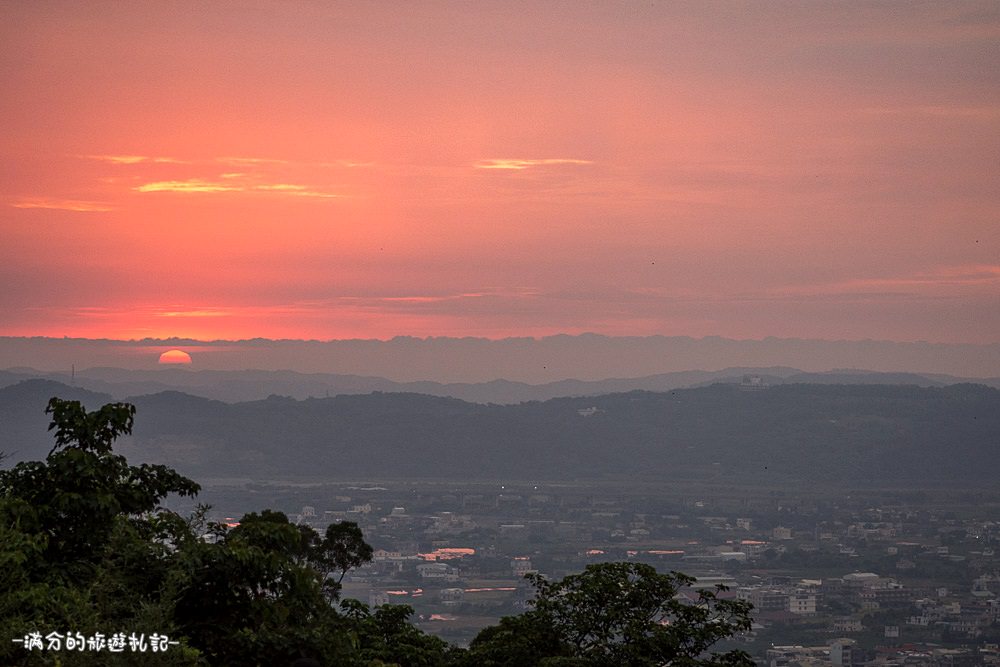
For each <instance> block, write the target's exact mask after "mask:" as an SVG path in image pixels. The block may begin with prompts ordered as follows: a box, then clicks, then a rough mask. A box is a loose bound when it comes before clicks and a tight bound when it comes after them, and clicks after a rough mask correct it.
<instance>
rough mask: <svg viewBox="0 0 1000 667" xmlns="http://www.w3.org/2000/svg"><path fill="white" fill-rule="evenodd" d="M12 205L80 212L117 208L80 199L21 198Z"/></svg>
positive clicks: (104, 210) (100, 211)
mask: <svg viewBox="0 0 1000 667" xmlns="http://www.w3.org/2000/svg"><path fill="white" fill-rule="evenodd" d="M10 205H11V206H13V207H14V208H45V209H52V210H56V211H76V212H78V213H103V212H107V211H113V210H115V209H114V207H113V206H111V205H109V204H104V203H102V202H96V201H83V200H80V199H37V198H36V199H21V200H18V201H16V202H13V203H11V204H10Z"/></svg>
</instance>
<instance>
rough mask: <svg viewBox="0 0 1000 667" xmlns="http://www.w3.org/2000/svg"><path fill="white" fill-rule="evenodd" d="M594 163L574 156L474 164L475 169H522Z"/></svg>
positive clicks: (493, 160)
mask: <svg viewBox="0 0 1000 667" xmlns="http://www.w3.org/2000/svg"><path fill="white" fill-rule="evenodd" d="M587 164H594V163H593V162H592V161H590V160H577V159H574V158H544V159H541V160H521V159H510V158H502V159H492V160H480V161H479V162H477V163H476V164H475V165H474V166H475V168H476V169H505V170H508V171H523V170H525V169H531V168H532V167H553V166H561V165H587Z"/></svg>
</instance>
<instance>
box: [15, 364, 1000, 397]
mask: <svg viewBox="0 0 1000 667" xmlns="http://www.w3.org/2000/svg"><path fill="white" fill-rule="evenodd" d="M745 375H756V376H759V377H760V378H761V379H762V380H763V381H764V382H766V383H767V384H770V385H777V384H789V383H810V384H894V385H908V384H909V385H917V386H920V387H943V386H946V385H949V384H958V383H962V382H975V383H979V384H985V385H987V386H991V387H996V388H1000V378H988V379H969V378H959V377H953V376H949V375H933V374H917V373H880V372H875V371H865V370H854V369H846V370H845V369H839V370H833V371H829V372H826V373H807V372H804V371H801V370H798V369H796V368H787V367H780V366H779V367H769V368H726V369H723V370H719V371H701V370H693V371H680V372H674V373H659V374H656V375H647V376H645V377H636V378H612V379H607V380H560V381H557V382H548V383H545V384H528V383H525V382H513V381H510V380H493V381H491V382H478V383H441V382H432V381H421V382H394V381H392V380H388V379H386V378H382V377H367V376H361V375H338V374H333V373H299V372H295V371H264V370H246V371H217V370H198V371H194V370H188V369H183V368H163V369H158V370H126V369H121V368H91V369H86V370H81V371H78V372H77V373H76V374H75V375H74V376H72V377H71V376H70V375H69V374H67V373H51V372H49V373H47V372H42V371H37V370H33V369H11V370H6V371H0V387H4V386H8V385H11V384H15V383H17V382H20V381H22V380H27V379H48V380H54V381H57V382H61V383H63V384H68V385H72V386H75V387H79V388H81V389H88V390H91V391H95V392H100V393H105V394H108V395H110V396H113V397H115V398H117V399H121V398H124V397H126V396H138V395H142V394H152V393H156V392H159V391H180V392H184V393H188V394H192V395H194V396H201V397H203V398H211V399H215V400H219V401H225V402H227V403H238V402H241V401H254V400H260V399H264V398H267V397H268V396H271V395H278V396H289V397H291V398H297V399H306V398H325V397H328V396H340V395H344V394H368V393H371V392H373V391H382V392H408V393H416V394H427V395H430V396H443V397H450V398H458V399H461V400H463V401H470V402H473V403H499V404H513V403H521V402H524V401H546V400H549V399H552V398H561V397H567V396H597V395H600V394H611V393H619V392H626V391H635V390H643V391H670V390H673V389H680V388H683V387H699V386H707V385H710V384H715V383H724V384H734V383H739V382H741V381H742V378H743V376H745Z"/></svg>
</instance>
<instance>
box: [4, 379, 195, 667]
mask: <svg viewBox="0 0 1000 667" xmlns="http://www.w3.org/2000/svg"><path fill="white" fill-rule="evenodd" d="M46 412H47V413H48V414H51V415H52V421H51V424H50V425H49V429H50V430H55V440H56V444H55V446H54V447H53V448H52V450H51V451H50V452H49V454H48V456H47V457H46V460H45V461H44V462H42V461H32V462H24V463H19V464H17V465H16V466H14V467H13V468H11V469H10V470H4V471H0V573H2V574H0V582H2V585H0V633H2V635H3V637H5V638H6V639H7V641H4V642H2V643H0V663H3V664H14V663H15V661H21V662H18V664H21V663H25V664H30V663H41V662H42V661H43V660H44V658H43V656H41V655H37V654H36V655H25V654H24V649H23V648H20V647H18V646H17V645H16V644H14V643H13V642H11V641H9V640H10V638H16V637H23V636H24V635H25V634H27V633H29V632H42V633H43V634H46V633H48V632H50V631H56V632H66V631H67V630H73V631H78V632H81V633H85V634H86V633H97V632H101V633H107V634H110V633H112V632H116V631H124V632H126V633H128V632H131V631H135V632H137V633H146V634H151V633H153V632H156V633H165V634H171V633H173V631H174V630H175V626H173V624H172V622H171V617H172V607H171V604H170V601H169V600H167V599H164V598H163V597H162V595H161V593H162V590H163V587H164V585H165V582H166V580H167V575H168V572H169V570H170V563H171V561H172V560H173V558H174V553H173V547H172V546H171V545H172V544H173V542H174V541H175V540H174V537H175V536H176V535H177V534H178V531H182V530H183V527H184V521H183V520H182V519H181V518H180V517H178V516H177V515H176V514H174V513H173V512H169V511H167V510H165V509H163V508H161V507H160V506H159V504H160V501H162V500H163V499H164V498H165V497H166V496H167V495H168V494H170V493H178V494H181V495H192V494H194V493H196V492H197V491H198V485H197V484H195V483H194V482H193V481H191V480H189V479H187V478H185V477H183V476H181V475H179V474H178V473H177V472H175V471H173V470H171V469H169V468H166V467H164V466H151V465H142V466H130V465H128V463H127V462H126V461H125V459H124V458H123V457H121V456H116V455H115V454H114V453H113V452H112V443H113V441H114V440H115V439H116V438H118V437H120V436H121V435H127V434H129V433H130V432H131V430H132V421H133V415H134V412H135V410H134V408H133V407H132V406H130V405H127V404H122V403H116V404H110V405H106V406H104V407H103V408H101V409H100V410H97V411H94V412H87V411H86V410H84V408H83V406H82V405H81V404H80V403H79V402H76V401H62V400H59V399H57V398H53V399H52V400H50V401H49V404H48V407H47V409H46ZM50 659H51V656H50ZM124 660H126V659H125V657H124V656H108V655H106V654H105V655H99V654H96V653H89V654H88V653H81V654H74V655H72V656H67V658H66V660H65V663H66V664H74V665H88V664H121V663H122V661H124ZM196 660H197V652H195V651H192V650H191V649H189V648H187V647H186V646H184V645H182V646H180V647H175V650H172V651H170V652H168V653H166V654H158V655H157V656H151V659H150V661H149V662H150V664H173V665H181V664H193V662H194V661H196Z"/></svg>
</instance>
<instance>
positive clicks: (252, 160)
mask: <svg viewBox="0 0 1000 667" xmlns="http://www.w3.org/2000/svg"><path fill="white" fill-rule="evenodd" d="M215 161H216V162H221V163H222V164H229V165H233V166H235V167H253V166H257V165H264V164H289V161H288V160H281V159H278V158H271V157H220V158H215Z"/></svg>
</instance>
